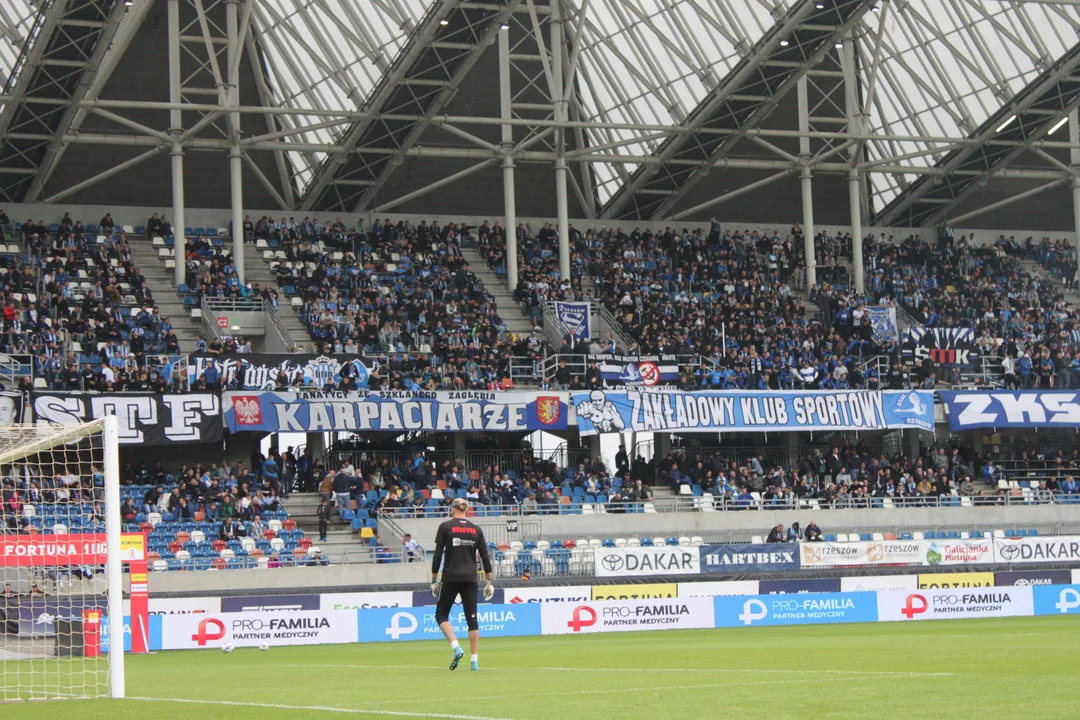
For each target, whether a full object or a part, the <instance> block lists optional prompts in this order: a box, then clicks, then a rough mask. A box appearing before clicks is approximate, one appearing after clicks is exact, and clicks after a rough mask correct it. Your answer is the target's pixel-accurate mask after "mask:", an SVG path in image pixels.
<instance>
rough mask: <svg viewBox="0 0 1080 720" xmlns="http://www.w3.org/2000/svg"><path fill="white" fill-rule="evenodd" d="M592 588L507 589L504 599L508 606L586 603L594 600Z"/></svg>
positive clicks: (575, 586)
mask: <svg viewBox="0 0 1080 720" xmlns="http://www.w3.org/2000/svg"><path fill="white" fill-rule="evenodd" d="M592 590H593V589H592V588H591V587H589V586H588V585H572V586H568V587H532V588H507V589H506V591H505V595H504V597H505V598H506V604H507V605H520V604H521V603H547V602H584V601H586V600H591V599H592Z"/></svg>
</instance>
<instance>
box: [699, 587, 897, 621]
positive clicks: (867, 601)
mask: <svg viewBox="0 0 1080 720" xmlns="http://www.w3.org/2000/svg"><path fill="white" fill-rule="evenodd" d="M713 602H714V606H715V608H716V610H715V612H716V626H717V627H747V626H750V625H817V624H820V623H848V622H875V621H877V597H876V595H875V594H874V593H872V592H855V593H811V594H807V595H799V596H796V597H792V596H777V595H752V596H732V597H717V598H714V600H713Z"/></svg>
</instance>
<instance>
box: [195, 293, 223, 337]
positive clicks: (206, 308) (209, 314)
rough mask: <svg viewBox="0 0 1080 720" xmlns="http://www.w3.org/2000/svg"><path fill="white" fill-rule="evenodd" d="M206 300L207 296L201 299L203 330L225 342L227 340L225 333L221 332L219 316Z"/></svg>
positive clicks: (200, 308)
mask: <svg viewBox="0 0 1080 720" xmlns="http://www.w3.org/2000/svg"><path fill="white" fill-rule="evenodd" d="M206 301H207V298H205V297H203V298H201V299H200V300H199V310H200V315H201V316H202V327H203V330H204V332H205V334H206V335H208V336H209V337H210V338H211V339H215V340H217V341H219V342H222V343H223V342H225V334H224V333H223V332H221V327H220V326H219V325H218V324H217V317H216V316H215V315H214V311H213V310H212V309H211V307H210V305H209V304H208V303H207V302H206Z"/></svg>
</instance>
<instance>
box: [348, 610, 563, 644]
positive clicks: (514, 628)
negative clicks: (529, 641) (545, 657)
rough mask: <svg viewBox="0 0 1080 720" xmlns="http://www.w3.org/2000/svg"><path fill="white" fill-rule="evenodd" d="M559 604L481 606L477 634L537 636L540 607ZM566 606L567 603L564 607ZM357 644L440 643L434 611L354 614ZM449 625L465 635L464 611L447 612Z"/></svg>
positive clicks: (466, 626) (440, 632)
mask: <svg viewBox="0 0 1080 720" xmlns="http://www.w3.org/2000/svg"><path fill="white" fill-rule="evenodd" d="M560 604H563V603H544V604H543V605H540V604H538V603H521V604H517V605H482V606H480V608H479V609H478V610H477V612H476V619H477V622H478V623H479V625H480V634H481V635H482V636H484V637H509V636H515V635H540V634H541V625H540V609H541V607H548V606H549V605H552V606H555V605H560ZM565 604H569V603H565ZM356 616H357V617H358V618H359V620H358V622H359V637H360V642H399V641H404V640H435V639H442V637H443V633H442V630H441V629H440V628H439V624H438V623H437V622H435V608H434V607H417V608H373V609H370V610H357V611H356ZM450 623H451V625H453V627H454V632H455V633H456V634H457V636H458V637H464V636H466V635H467V634H468V632H469V628H468V625H467V623H466V621H465V611H464V610H462V609H461V608H458V607H455V608H454V609H453V610H451V611H450Z"/></svg>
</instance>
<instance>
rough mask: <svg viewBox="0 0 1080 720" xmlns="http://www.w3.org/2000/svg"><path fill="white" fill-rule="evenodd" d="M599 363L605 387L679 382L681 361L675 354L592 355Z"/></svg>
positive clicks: (592, 360)
mask: <svg viewBox="0 0 1080 720" xmlns="http://www.w3.org/2000/svg"><path fill="white" fill-rule="evenodd" d="M589 362H594V363H597V367H598V368H599V370H600V377H601V378H602V379H603V381H604V387H621V386H642V385H643V386H645V387H653V386H656V385H674V384H676V383H678V382H679V361H678V359H677V358H676V357H675V356H674V355H641V356H639V355H590V356H589Z"/></svg>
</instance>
